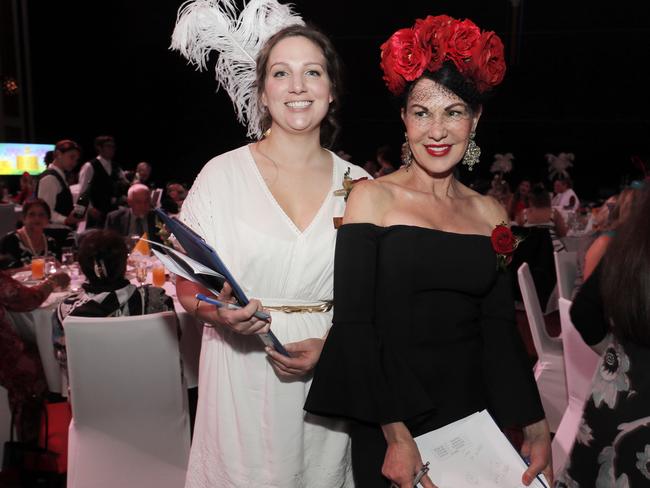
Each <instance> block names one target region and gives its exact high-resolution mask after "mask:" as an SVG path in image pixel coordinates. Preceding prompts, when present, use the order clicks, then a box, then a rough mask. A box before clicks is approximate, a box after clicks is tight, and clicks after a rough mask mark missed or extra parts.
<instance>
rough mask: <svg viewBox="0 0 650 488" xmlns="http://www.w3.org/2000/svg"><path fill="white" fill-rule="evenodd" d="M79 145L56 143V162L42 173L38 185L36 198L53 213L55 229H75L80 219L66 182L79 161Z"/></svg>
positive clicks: (72, 142)
mask: <svg viewBox="0 0 650 488" xmlns="http://www.w3.org/2000/svg"><path fill="white" fill-rule="evenodd" d="M80 155H81V150H80V148H79V145H78V144H77V143H76V142H74V141H71V140H68V139H65V140H62V141H59V142H57V143H56V146H55V149H54V160H53V161H52V163H51V164H50V165H49V166H48V167H47V169H46V170H45V171H43V173H41V175H40V177H39V179H38V182H37V184H36V196H37V197H38V198H41V199H43V200H45V202H46V203H47V204H48V205H49V206H50V209H51V211H52V218H51V223H52V224H53V225H52V226H53V227H55V228H56V227H58V228H61V227H63V226H66V227H74V226H75V225H77V223H78V222H79V219H78V218H77V217H75V216H74V215H73V212H72V210H73V204H74V202H73V201H72V193H70V187H69V186H68V183H67V181H66V173H67V172H69V171H72V170H73V169H74V167H75V166H76V165H77V162H78V161H79V157H80Z"/></svg>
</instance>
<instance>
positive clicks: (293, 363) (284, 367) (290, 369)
mask: <svg viewBox="0 0 650 488" xmlns="http://www.w3.org/2000/svg"><path fill="white" fill-rule="evenodd" d="M323 344H325V341H324V340H323V339H317V338H312V339H305V340H304V341H299V342H290V343H288V344H285V345H284V348H285V349H286V350H287V352H288V353H289V354H291V357H290V358H288V357H286V356H284V355H282V354H280V353H279V352H277V351H276V350H275V349H272V348H270V347H267V348H266V353H267V354H268V355H269V359H270V360H271V365H272V366H273V369H274V370H275V372H276V373H277V375H278V376H279V377H281V378H286V379H298V378H301V377H302V376H304V375H306V374H307V373H309V372H310V371H311V370H312V369H314V366H316V363H317V362H318V358H320V353H321V351H322V350H323Z"/></svg>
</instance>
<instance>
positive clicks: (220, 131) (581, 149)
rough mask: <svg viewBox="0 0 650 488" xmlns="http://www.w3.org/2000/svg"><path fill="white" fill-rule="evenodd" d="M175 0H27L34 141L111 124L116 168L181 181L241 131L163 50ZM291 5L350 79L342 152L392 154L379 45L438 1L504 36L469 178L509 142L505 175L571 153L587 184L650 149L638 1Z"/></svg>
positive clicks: (623, 170)
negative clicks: (502, 72) (323, 37)
mask: <svg viewBox="0 0 650 488" xmlns="http://www.w3.org/2000/svg"><path fill="white" fill-rule="evenodd" d="M181 3H182V2H180V1H178V0H177V1H171V0H158V1H153V0H131V1H126V0H112V1H110V2H99V1H84V2H81V1H76V0H75V1H66V2H61V1H60V2H29V28H30V41H31V60H32V77H33V93H34V106H35V126H36V138H37V140H36V141H35V142H44V143H53V142H55V141H56V140H58V139H62V138H72V139H75V140H77V141H78V142H80V143H81V144H82V146H83V147H84V154H83V155H82V159H83V160H86V159H88V158H90V157H91V156H93V155H94V154H93V149H92V141H93V138H94V137H95V136H96V135H99V134H103V133H108V134H113V135H114V136H115V137H116V140H117V144H118V153H117V157H116V159H117V160H118V161H120V162H121V163H122V165H123V167H125V168H132V167H134V165H135V164H136V163H137V162H138V161H141V160H147V161H149V162H151V163H152V164H153V166H154V177H155V178H156V179H157V180H158V181H164V180H167V179H171V178H173V179H178V180H183V181H186V182H188V183H191V182H192V180H193V178H194V177H195V175H196V173H197V171H198V170H199V169H200V167H201V166H202V165H203V164H204V163H205V162H206V161H207V160H208V159H210V158H211V157H213V156H214V155H217V154H219V153H221V152H223V151H226V150H229V149H232V148H234V147H237V146H239V145H241V144H242V143H244V142H245V141H246V139H245V130H244V128H243V127H241V126H239V125H238V124H237V123H236V121H235V116H234V112H233V110H232V105H231V102H230V99H229V98H228V97H227V95H226V94H225V93H223V92H219V93H215V91H216V84H215V82H214V80H213V76H212V71H211V69H210V70H209V71H206V72H198V71H195V69H194V68H193V67H192V66H189V65H188V64H187V63H186V61H185V60H184V59H183V58H181V57H180V55H179V54H177V53H175V52H172V51H170V50H169V49H168V47H169V43H170V37H171V33H172V30H173V27H174V22H175V19H176V12H177V10H178V7H179V6H180V4H181ZM294 5H295V6H296V9H297V11H298V12H300V13H301V14H302V16H303V18H304V19H306V20H308V21H312V22H315V23H316V24H317V25H318V26H319V27H321V28H322V29H323V30H324V31H325V32H326V33H327V34H329V35H330V37H331V38H332V40H333V41H334V43H335V45H336V47H337V49H338V50H339V52H340V54H341V55H342V57H343V60H344V63H345V65H346V68H347V91H348V94H347V97H346V99H345V101H344V113H343V119H342V123H343V124H342V125H343V134H342V137H341V138H340V140H339V145H338V149H344V150H345V151H346V152H348V153H350V154H351V155H352V161H353V162H357V163H363V161H365V160H366V159H372V158H374V152H375V149H376V148H377V147H378V146H380V145H382V144H386V143H388V144H390V145H391V146H392V147H393V148H394V153H395V159H397V157H398V150H399V146H400V145H401V143H402V141H403V139H402V138H403V128H402V126H401V121H400V119H399V113H398V110H397V109H396V108H395V106H394V105H393V104H392V103H391V101H390V97H389V94H388V91H387V90H386V89H385V88H384V85H383V82H382V80H381V72H380V69H379V46H380V44H381V43H382V42H384V41H385V40H386V39H387V38H388V37H389V36H390V35H391V34H392V33H393V32H394V31H395V30H397V29H398V28H401V27H407V26H410V25H412V23H413V21H414V19H415V18H418V17H424V16H426V15H428V14H432V15H437V14H441V13H446V14H449V15H451V16H454V17H460V18H465V17H468V18H471V19H472V20H474V21H475V22H476V23H477V24H478V25H479V27H481V28H482V29H486V30H494V31H496V32H497V33H498V34H499V35H500V36H501V38H502V39H503V41H504V44H505V46H506V53H507V60H508V65H509V69H508V72H507V75H506V81H505V82H504V83H503V84H502V86H501V87H500V90H499V93H497V95H496V97H495V98H494V99H493V100H492V101H490V102H489V103H488V104H487V105H486V106H485V108H484V115H483V117H482V119H481V122H480V124H479V130H478V134H477V142H478V144H479V146H481V148H482V150H483V156H482V159H481V165H480V168H479V170H478V171H476V170H475V174H473V175H471V177H472V178H474V177H476V176H478V177H482V178H490V177H491V175H490V173H489V167H490V165H491V163H492V160H493V155H494V154H495V153H506V152H511V153H513V154H514V156H515V160H514V165H515V170H514V172H513V173H512V174H511V175H509V177H508V179H510V180H511V181H512V182H513V183H516V182H517V181H518V180H519V178H520V177H521V176H523V175H530V176H532V177H533V178H535V179H545V178H546V175H547V163H546V160H545V157H544V155H545V154H546V153H554V154H557V153H559V152H573V153H574V154H575V161H574V168H572V169H571V173H572V175H573V177H574V180H575V187H576V191H577V192H578V194H579V195H580V196H583V197H586V198H590V199H594V198H597V197H598V196H599V195H600V194H602V193H607V192H608V191H615V190H616V189H617V188H618V187H619V186H620V185H621V184H622V183H624V182H625V181H627V180H629V179H630V178H636V177H638V176H639V175H640V173H639V171H638V170H635V169H634V167H633V165H632V163H631V161H630V156H631V155H640V156H642V157H643V158H644V159H650V157H649V156H650V144H649V139H648V134H649V133H650V131H649V129H650V116H649V114H648V110H649V108H650V103H649V102H650V97H649V95H648V82H647V76H646V74H645V71H647V69H648V68H647V64H648V61H649V60H650V17H649V16H648V15H647V14H645V13H644V10H645V9H644V8H643V7H641V6H640V5H643V2H634V1H618V2H615V3H609V4H604V3H603V4H601V2H584V1H569V0H562V1H558V0H546V1H540V0H536V1H531V0H521V2H520V5H519V8H518V10H516V11H515V10H513V7H512V5H511V2H510V1H509V0H483V1H478V0H455V1H443V0H438V1H435V2H433V1H426V2H424V1H399V2H395V1H391V0H386V1H384V2H382V3H379V2H361V1H357V2H355V1H354V0H331V1H314V0H311V1H310V0H303V1H296V2H294ZM515 24H516V25H515ZM211 66H213V64H212V65H211ZM463 176H465V177H466V176H467V175H463Z"/></svg>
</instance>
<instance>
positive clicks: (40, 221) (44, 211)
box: [0, 198, 60, 269]
mask: <svg viewBox="0 0 650 488" xmlns="http://www.w3.org/2000/svg"><path fill="white" fill-rule="evenodd" d="M49 222H50V207H49V206H48V205H47V203H45V202H44V201H43V200H40V199H38V198H37V199H35V200H30V201H27V202H26V203H25V204H24V205H23V226H22V227H21V228H20V229H18V230H16V231H14V232H10V233H9V234H7V235H6V236H4V237H3V238H2V240H0V254H5V255H6V259H5V260H4V263H3V265H2V268H3V269H7V268H20V267H21V266H25V265H27V264H29V263H30V261H31V260H32V258H34V257H39V256H48V255H55V256H59V254H60V253H59V247H58V246H57V243H56V241H55V240H54V239H53V238H52V237H50V236H48V235H46V234H45V232H44V229H45V227H46V226H47V224H48V223H49Z"/></svg>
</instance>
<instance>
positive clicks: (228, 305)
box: [195, 293, 271, 320]
mask: <svg viewBox="0 0 650 488" xmlns="http://www.w3.org/2000/svg"><path fill="white" fill-rule="evenodd" d="M195 296H196V298H197V300H201V301H202V302H206V303H211V304H212V305H214V306H216V307H217V308H226V309H228V310H238V309H240V308H241V307H240V306H239V305H236V304H234V303H226V302H222V301H220V300H217V299H216V298H212V297H208V296H205V295H204V294H203V293H197V294H196V295H195ZM253 315H254V316H255V317H257V318H258V319H260V320H269V319H270V318H271V316H270V315H269V314H268V313H266V312H262V311H259V310H258V311H257V312H255V313H254V314H253Z"/></svg>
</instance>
